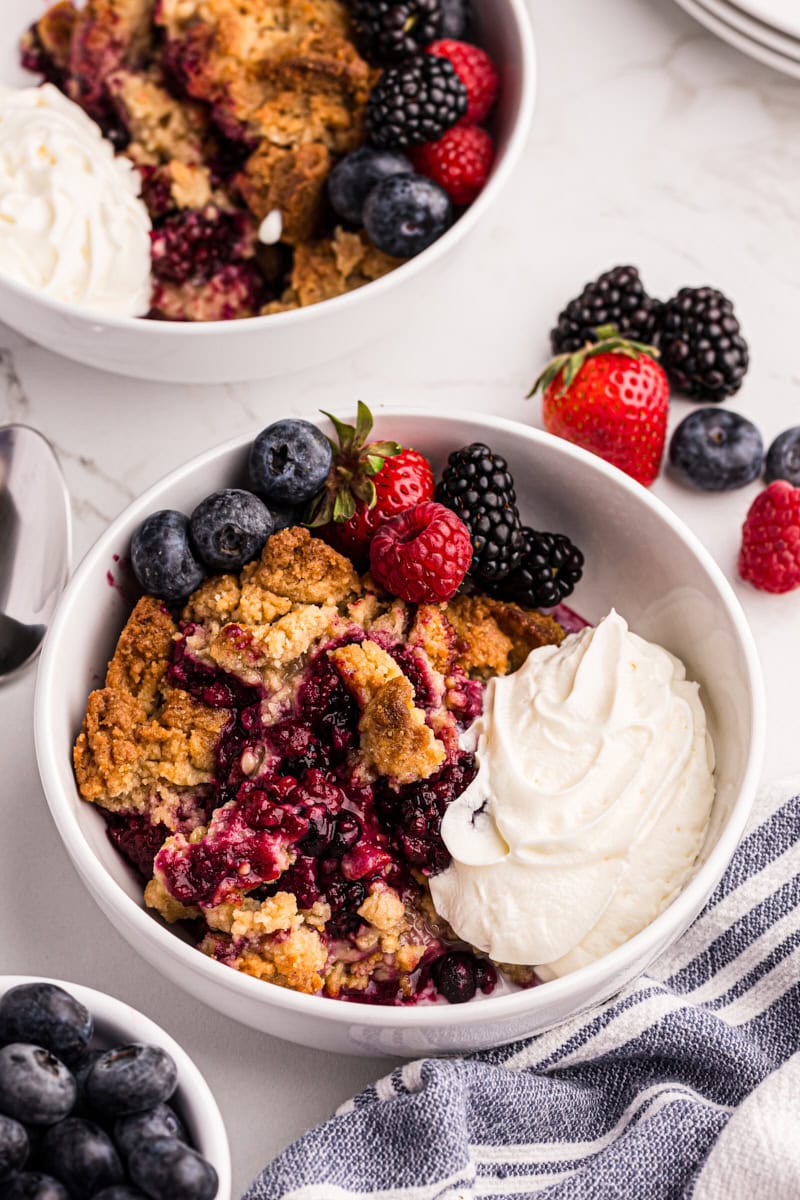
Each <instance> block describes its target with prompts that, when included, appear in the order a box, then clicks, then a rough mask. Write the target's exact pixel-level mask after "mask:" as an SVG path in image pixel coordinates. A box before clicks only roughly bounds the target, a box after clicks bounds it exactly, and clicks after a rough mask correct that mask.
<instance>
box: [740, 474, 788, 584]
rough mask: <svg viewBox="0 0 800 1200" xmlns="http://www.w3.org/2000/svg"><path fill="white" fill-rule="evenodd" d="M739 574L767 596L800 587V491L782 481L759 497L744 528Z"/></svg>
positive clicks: (770, 486) (778, 481) (754, 502)
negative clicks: (766, 593) (767, 594)
mask: <svg viewBox="0 0 800 1200" xmlns="http://www.w3.org/2000/svg"><path fill="white" fill-rule="evenodd" d="M739 574H740V575H741V577H742V579H747V580H749V581H750V583H752V584H753V586H754V587H757V588H761V590H762V591H764V592H791V591H792V590H793V589H794V588H797V587H800V488H798V487H792V485H791V484H790V483H787V482H786V480H784V479H780V480H776V482H775V483H771V484H770V485H769V487H768V488H767V489H766V490H765V491H763V492H762V493H761V494H760V495H759V496H756V498H755V500H754V501H753V503H752V504H751V505H750V510H749V512H748V514H747V516H746V518H745V522H744V525H743V526H742V548H741V550H740V551H739Z"/></svg>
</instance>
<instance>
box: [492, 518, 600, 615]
mask: <svg viewBox="0 0 800 1200" xmlns="http://www.w3.org/2000/svg"><path fill="white" fill-rule="evenodd" d="M522 532H523V534H524V537H525V552H524V554H523V557H522V561H521V562H520V564H519V566H518V567H516V569H515V570H513V571H512V572H511V574H510V575H508V576H507V577H506V578H505V579H504V580H503V581H502V583H501V584H500V585H499V586H498V588H497V592H498V593H499V594H501V595H502V598H503V599H504V600H513V601H514V602H515V603H517V604H521V605H523V607H525V608H555V606H556V605H557V604H560V603H561V601H562V600H565V599H566V597H567V596H569V595H570V594H571V592H572V591H573V589H574V587H575V584H576V583H577V582H578V580H579V579H580V577H581V575H582V574H583V555H582V554H581V552H580V550H579V549H578V548H577V546H574V545H573V544H572V542H571V541H570V540H569V538H568V537H566V536H565V535H564V534H563V533H540V532H538V531H537V530H536V529H530V528H528V526H524V527H523V531H522Z"/></svg>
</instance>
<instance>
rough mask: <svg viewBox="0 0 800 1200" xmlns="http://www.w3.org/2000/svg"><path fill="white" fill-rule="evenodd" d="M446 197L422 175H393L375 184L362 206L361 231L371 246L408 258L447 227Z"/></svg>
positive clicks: (449, 218) (448, 208)
mask: <svg viewBox="0 0 800 1200" xmlns="http://www.w3.org/2000/svg"><path fill="white" fill-rule="evenodd" d="M452 219H453V208H452V205H451V203H450V197H449V196H448V195H447V192H446V191H444V189H443V188H440V187H439V185H438V183H433V181H432V180H430V179H425V178H424V177H423V176H422V175H393V176H391V178H389V179H384V180H383V182H382V183H379V184H377V185H376V186H375V187H374V188H373V189H372V191H371V192H370V194H369V196H368V197H367V202H366V204H365V205H364V229H365V230H366V232H367V237H368V238H369V240H370V241H371V242H372V244H373V246H377V248H378V249H379V250H383V252H384V253H385V254H392V255H394V256H395V257H396V258H412V257H413V256H414V255H415V254H419V253H420V251H421V250H424V249H425V247H426V246H430V244H431V242H435V241H436V239H437V238H438V237H441V235H442V234H443V233H444V231H445V230H446V229H447V228H448V227H449V225H450V223H451V221H452Z"/></svg>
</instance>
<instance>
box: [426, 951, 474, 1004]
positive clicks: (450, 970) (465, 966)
mask: <svg viewBox="0 0 800 1200" xmlns="http://www.w3.org/2000/svg"><path fill="white" fill-rule="evenodd" d="M431 975H432V976H433V982H434V983H435V984H436V989H437V991H438V992H439V993H440V994H441V995H442V996H444V998H445V1000H448V1001H449V1002H450V1003H451V1004H464V1002H465V1001H467V1000H471V999H472V997H473V996H474V995H475V991H476V989H477V986H478V980H477V977H476V973H475V959H474V958H473V957H472V955H471V954H467V953H466V952H465V951H463V950H455V951H454V952H453V953H452V954H443V955H442V957H441V958H437V959H436V962H435V963H434V964H433V966H432V967H431Z"/></svg>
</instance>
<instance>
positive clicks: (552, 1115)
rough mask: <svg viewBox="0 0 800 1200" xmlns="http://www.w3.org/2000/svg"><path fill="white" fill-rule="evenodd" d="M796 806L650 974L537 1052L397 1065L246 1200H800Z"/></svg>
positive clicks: (758, 816) (533, 1048) (773, 824)
mask: <svg viewBox="0 0 800 1200" xmlns="http://www.w3.org/2000/svg"><path fill="white" fill-rule="evenodd" d="M798 790H800V785H798V782H797V780H795V781H794V786H793V787H788V786H783V785H780V784H776V785H774V786H772V787H769V788H766V789H764V790H763V791H762V792H761V794H760V796H759V799H758V802H757V805H756V808H755V811H754V814H753V818H752V820H751V822H750V826H749V828H748V831H747V833H746V834H745V837H744V839H743V841H742V843H741V844H740V846H739V849H738V850H737V852H736V855H735V857H734V859H733V861H732V863H731V865H730V867H729V868H728V870H727V872H726V874H725V876H724V878H723V879H722V882H721V883H720V885H719V887H718V888H717V890H716V892H715V893H714V895H713V896H712V898H711V900H710V901H709V903H708V906H707V907H706V908H705V910H704V911H703V913H702V914H701V915H700V916H699V917H698V918H697V920H696V921H695V923H694V924H693V925H692V926H691V927H690V929H689V930H688V931H687V932H686V933H685V934H684V936H683V937H682V938H681V939H680V941H679V942H677V943H676V945H675V946H673V947H672V949H670V950H669V951H668V952H667V953H666V954H665V955H663V956H662V958H660V959H659V960H658V962H656V963H655V965H654V966H653V968H652V969H651V970H650V972H649V974H648V975H646V976H643V977H642V978H640V979H639V980H637V981H636V982H635V983H633V984H631V985H629V986H628V987H627V988H625V990H624V991H623V992H622V993H620V994H619V995H617V996H616V997H615V998H614V999H613V1000H611V1001H610V1002H609V1003H607V1004H605V1005H603V1006H601V1007H599V1008H597V1009H595V1010H593V1011H591V1012H585V1013H582V1014H581V1015H580V1016H578V1017H575V1018H574V1019H573V1020H571V1021H569V1022H568V1023H567V1024H566V1025H562V1026H559V1027H558V1028H557V1029H553V1030H550V1031H549V1032H547V1033H544V1034H542V1035H540V1036H539V1037H535V1038H531V1039H529V1040H527V1041H524V1042H517V1043H515V1044H514V1045H511V1046H504V1047H501V1048H500V1049H497V1050H493V1051H486V1052H483V1053H480V1054H474V1055H470V1056H467V1057H466V1058H463V1059H450V1060H437V1059H425V1060H423V1061H420V1062H413V1063H409V1064H408V1065H406V1066H404V1067H401V1068H399V1069H398V1070H396V1071H394V1072H393V1073H392V1074H391V1075H390V1076H388V1077H387V1078H386V1079H383V1080H381V1082H380V1083H378V1084H376V1085H375V1086H374V1087H371V1088H368V1089H367V1090H366V1091H365V1092H362V1093H361V1095H359V1096H357V1097H356V1098H355V1100H352V1101H350V1102H348V1103H347V1104H345V1105H344V1106H343V1108H342V1109H340V1111H339V1112H338V1113H337V1115H336V1116H335V1117H333V1118H332V1119H331V1120H330V1121H328V1122H327V1123H326V1124H325V1125H322V1126H321V1127H320V1128H318V1129H315V1130H312V1131H311V1132H310V1133H308V1134H306V1135H305V1136H304V1137H303V1138H301V1139H300V1140H299V1141H298V1142H296V1143H295V1145H293V1146H290V1147H289V1149H288V1150H285V1151H284V1152H283V1154H281V1155H280V1156H279V1157H278V1158H277V1159H275V1161H274V1162H273V1163H271V1164H270V1165H269V1166H268V1167H267V1168H266V1169H265V1170H264V1171H263V1173H262V1174H261V1175H260V1176H259V1178H258V1179H257V1180H256V1181H255V1183H254V1184H253V1185H252V1186H251V1187H250V1189H249V1190H248V1191H247V1193H246V1196H245V1198H244V1200H363V1198H366V1197H376V1198H378V1200H472V1198H477V1197H481V1198H486V1200H492V1198H494V1197H497V1198H499V1197H509V1196H518V1197H519V1196H534V1195H535V1196H542V1195H544V1196H547V1197H548V1198H552V1200H611V1198H612V1197H615V1198H616V1197H619V1198H620V1200H638V1198H639V1197H642V1198H643V1200H662V1198H663V1200H667V1198H668V1197H669V1198H670V1200H671V1198H673V1197H690V1198H691V1200H739V1198H741V1200H761V1198H762V1197H763V1198H764V1200H799V1198H800V796H798V795H797V794H796V793H797V791H798Z"/></svg>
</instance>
